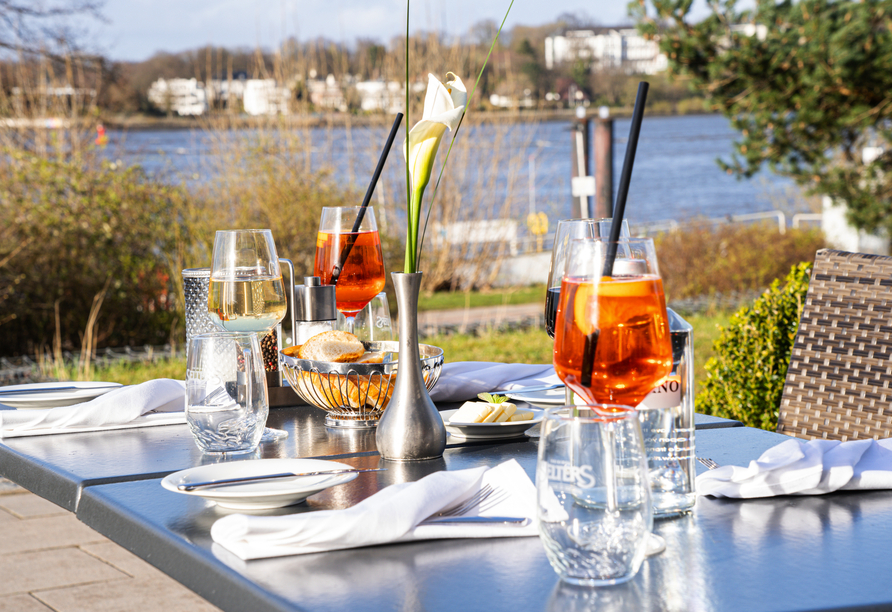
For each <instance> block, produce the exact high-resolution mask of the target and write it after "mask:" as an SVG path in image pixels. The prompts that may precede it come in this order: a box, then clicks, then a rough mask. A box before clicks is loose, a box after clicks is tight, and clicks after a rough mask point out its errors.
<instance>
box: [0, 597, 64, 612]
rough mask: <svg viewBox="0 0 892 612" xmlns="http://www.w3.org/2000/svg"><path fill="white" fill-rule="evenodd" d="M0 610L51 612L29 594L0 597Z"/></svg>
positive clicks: (9, 611)
mask: <svg viewBox="0 0 892 612" xmlns="http://www.w3.org/2000/svg"><path fill="white" fill-rule="evenodd" d="M0 612H53V609H52V608H48V607H47V606H45V605H43V604H42V603H40V602H39V601H37V600H36V599H34V598H33V597H32V596H31V595H9V596H8V597H0Z"/></svg>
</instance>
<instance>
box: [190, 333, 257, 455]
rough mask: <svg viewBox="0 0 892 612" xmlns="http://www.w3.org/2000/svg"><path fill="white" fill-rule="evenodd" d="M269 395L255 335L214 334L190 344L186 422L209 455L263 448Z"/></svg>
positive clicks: (197, 441) (200, 446)
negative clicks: (262, 439)
mask: <svg viewBox="0 0 892 612" xmlns="http://www.w3.org/2000/svg"><path fill="white" fill-rule="evenodd" d="M268 415H269V394H268V391H267V388H266V372H265V371H264V367H263V355H262V354H261V351H260V340H259V339H258V337H257V334H256V333H253V332H219V331H217V332H210V333H206V334H199V335H197V336H194V337H193V338H192V340H191V341H190V347H189V358H188V360H187V362H186V421H187V422H188V423H189V427H190V429H191V430H192V435H193V437H194V438H195V443H196V444H197V445H198V448H200V449H201V450H202V451H203V452H206V453H230V454H240V453H250V452H251V451H253V450H255V449H256V448H257V445H258V444H259V443H260V438H261V436H262V435H263V429H264V426H265V425H266V417H267V416H268Z"/></svg>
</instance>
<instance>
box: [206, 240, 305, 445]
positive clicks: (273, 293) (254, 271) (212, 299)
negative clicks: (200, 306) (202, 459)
mask: <svg viewBox="0 0 892 612" xmlns="http://www.w3.org/2000/svg"><path fill="white" fill-rule="evenodd" d="M287 309H288V303H287V301H286V299H285V284H284V283H283V282H282V270H281V268H280V267H279V257H278V255H277V254H276V243H275V241H274V240H273V234H272V232H271V231H270V230H268V229H249V230H220V231H218V232H217V234H216V235H215V236H214V256H213V261H212V263H211V280H210V285H209V287H208V314H209V315H210V318H211V320H212V321H213V322H214V325H216V326H217V327H219V328H220V329H222V330H225V331H232V332H255V333H257V334H259V335H260V336H265V335H266V334H268V333H270V332H272V331H273V330H274V329H275V328H276V326H277V325H278V324H279V323H280V322H281V321H282V319H283V318H285V312H286V311H287ZM287 436H288V432H286V431H282V430H280V429H270V428H269V427H267V428H265V429H264V431H263V438H262V439H261V442H272V441H276V440H281V439H283V438H286V437H287Z"/></svg>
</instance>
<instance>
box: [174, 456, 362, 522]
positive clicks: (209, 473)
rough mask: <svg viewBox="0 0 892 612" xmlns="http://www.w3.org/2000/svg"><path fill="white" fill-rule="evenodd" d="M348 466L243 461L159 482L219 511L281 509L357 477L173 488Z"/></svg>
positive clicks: (298, 461)
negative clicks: (229, 479)
mask: <svg viewBox="0 0 892 612" xmlns="http://www.w3.org/2000/svg"><path fill="white" fill-rule="evenodd" d="M352 468H353V466H352V465H347V464H346V463H337V462H336V461H322V460H319V459H246V460H243V461H229V462H225V463H215V464H212V465H202V466H200V467H194V468H190V469H188V470H182V471H179V472H174V473H173V474H170V475H169V476H167V478H165V479H164V480H162V481H161V486H162V487H164V488H165V489H167V490H168V491H173V492H174V493H181V494H183V495H195V496H197V497H203V498H205V499H207V500H210V501H213V502H216V503H217V505H219V506H222V507H223V508H233V509H235V510H269V509H271V508H284V507H285V506H293V505H295V504H299V503H300V502H302V501H304V500H305V499H306V498H308V497H309V496H310V495H314V494H316V493H319V492H320V491H324V490H325V489H327V488H329V487H333V486H336V485H339V484H344V483H345V482H350V481H351V480H353V479H354V478H356V477H357V476H358V475H359V474H356V473H353V474H335V475H333V476H296V477H294V478H279V479H276V480H264V481H262V482H250V483H245V484H239V485H230V486H225V487H217V488H214V487H208V488H206V489H198V490H196V491H180V490H179V489H177V486H179V485H181V484H189V483H192V482H205V481H209V480H220V479H223V478H242V477H247V476H263V475H265V474H280V473H282V472H297V473H300V472H316V471H319V470H344V469H347V470H349V469H352Z"/></svg>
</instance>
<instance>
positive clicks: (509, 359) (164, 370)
mask: <svg viewBox="0 0 892 612" xmlns="http://www.w3.org/2000/svg"><path fill="white" fill-rule="evenodd" d="M730 318H731V313H729V312H724V313H718V314H703V315H691V316H688V317H686V319H687V320H688V322H689V323H690V324H691V325H692V326H693V327H694V379H695V380H696V381H697V391H699V388H700V385H701V384H702V382H703V381H704V380H705V379H706V371H705V368H704V366H705V364H706V362H707V361H708V360H709V358H710V357H712V355H713V354H714V351H713V348H712V345H713V343H714V342H715V341H716V339H717V338H718V336H719V331H718V326H719V325H722V326H727V324H728V321H729V319H730ZM424 343H425V344H433V345H434V346H439V347H440V348H442V349H443V352H444V354H445V356H446V362H447V363H449V362H455V361H496V362H501V363H551V361H552V347H553V342H552V340H551V338H549V337H548V335H547V334H546V333H545V330H544V329H540V328H530V329H524V330H515V331H490V332H485V333H482V334H480V335H468V334H453V335H449V336H432V337H428V338H425V339H424ZM185 373H186V359H185V357H182V356H181V357H173V358H166V359H156V360H155V361H145V362H120V363H117V364H114V365H111V366H106V367H97V368H95V369H94V370H93V371H92V373H91V374H92V376H91V378H92V379H93V380H102V381H106V382H119V383H122V384H125V385H131V384H137V383H141V382H145V381H147V380H152V379H154V378H174V379H178V380H183V378H184V377H185Z"/></svg>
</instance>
